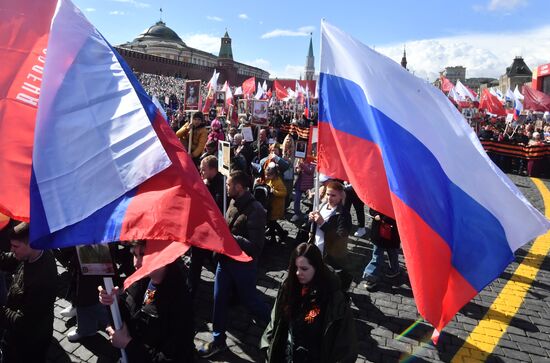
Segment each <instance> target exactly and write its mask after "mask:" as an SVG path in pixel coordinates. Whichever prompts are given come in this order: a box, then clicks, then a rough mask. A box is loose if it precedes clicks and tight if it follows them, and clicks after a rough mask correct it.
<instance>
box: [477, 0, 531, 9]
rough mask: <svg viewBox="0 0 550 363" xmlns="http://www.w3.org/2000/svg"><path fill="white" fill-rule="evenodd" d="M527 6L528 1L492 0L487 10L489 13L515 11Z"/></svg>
mask: <svg viewBox="0 0 550 363" xmlns="http://www.w3.org/2000/svg"><path fill="white" fill-rule="evenodd" d="M525 5H527V0H491V1H490V2H489V5H487V9H488V10H489V11H498V10H513V9H515V8H517V7H520V6H525Z"/></svg>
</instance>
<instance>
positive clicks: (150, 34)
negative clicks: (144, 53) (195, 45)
mask: <svg viewBox="0 0 550 363" xmlns="http://www.w3.org/2000/svg"><path fill="white" fill-rule="evenodd" d="M143 40H159V41H165V42H175V43H179V44H181V45H185V43H184V42H183V40H181V38H180V37H179V36H178V35H177V34H176V32H175V31H173V30H172V29H170V28H169V27H167V26H166V23H164V22H163V21H162V20H160V21H157V23H156V24H155V25H153V26H152V27H149V28H147V29H145V30H144V31H143V33H141V34H140V35H139V36H138V37H137V38H136V39H135V41H143Z"/></svg>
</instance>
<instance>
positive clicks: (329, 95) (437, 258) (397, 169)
mask: <svg viewBox="0 0 550 363" xmlns="http://www.w3.org/2000/svg"><path fill="white" fill-rule="evenodd" d="M321 29H322V34H321V73H320V85H319V94H320V96H319V112H320V115H319V126H320V130H319V169H320V172H322V173H324V174H327V175H331V176H334V177H337V178H341V179H344V180H348V181H350V183H351V184H353V186H354V187H355V188H356V190H357V193H358V195H359V196H360V198H361V199H362V200H363V201H364V202H365V203H367V204H368V205H369V206H371V207H373V208H375V209H376V210H379V211H381V212H382V213H384V214H387V215H389V216H392V217H395V219H396V220H397V224H398V227H399V231H400V234H401V240H402V242H403V252H404V255H405V260H406V263H407V269H408V273H409V277H410V281H411V285H412V288H413V292H414V296H415V300H416V304H417V307H418V310H419V312H420V314H421V315H422V316H423V317H424V318H425V319H426V320H427V321H429V322H430V323H431V324H432V325H433V326H434V327H435V328H436V329H437V331H441V329H443V327H444V326H445V325H446V324H447V323H448V322H449V321H450V320H451V319H452V318H453V316H454V315H455V313H456V312H457V311H458V310H459V309H460V308H461V307H462V306H463V305H464V304H466V303H467V302H468V301H470V299H472V297H474V296H475V295H476V294H477V293H478V292H479V291H481V290H482V289H483V288H484V287H485V286H486V285H487V284H489V283H490V282H491V281H493V279H495V278H496V277H498V276H499V275H500V273H501V272H502V271H503V270H504V269H505V267H506V266H507V265H508V264H509V263H510V262H511V261H512V260H513V258H514V251H515V250H517V249H518V248H519V247H521V246H522V245H523V244H525V243H526V242H528V241H530V240H531V239H533V238H535V237H536V236H538V235H540V234H542V233H544V232H546V231H547V230H548V229H549V228H550V224H549V222H548V220H546V219H545V217H543V216H542V215H541V214H540V213H539V212H538V211H537V210H536V209H535V208H534V207H533V206H531V205H530V204H529V202H528V201H527V200H526V199H525V197H524V196H523V195H522V194H521V192H520V191H519V190H518V189H517V188H516V186H515V185H514V184H513V183H512V182H511V181H510V179H508V177H507V176H506V175H504V174H503V173H502V172H501V171H500V170H499V169H498V167H496V166H495V165H494V164H493V163H492V162H491V161H490V159H489V158H488V157H487V155H486V153H485V152H484V150H483V148H482V146H481V144H480V143H479V141H478V139H477V137H476V135H475V133H474V132H473V131H472V129H471V128H470V126H468V125H467V124H466V122H465V121H464V118H463V117H462V115H460V113H458V111H457V110H456V108H455V107H454V106H453V105H452V104H451V102H449V100H448V99H447V97H445V95H444V94H443V93H441V91H440V90H438V89H436V88H435V87H433V86H431V85H429V84H427V83H426V82H425V81H423V80H421V79H419V78H417V77H415V76H413V75H411V74H410V73H409V72H407V71H406V70H405V69H403V68H402V67H400V66H399V65H398V64H397V63H395V62H394V61H392V60H391V59H389V58H387V57H385V56H383V55H380V54H378V53H376V52H375V51H373V50H372V49H370V48H369V47H367V46H365V45H363V44H362V43H360V42H359V41H357V40H356V39H354V38H352V37H351V36H349V35H348V34H346V33H344V32H342V31H341V30H339V29H338V28H335V27H334V26H332V25H330V24H328V23H326V22H324V21H323V22H322V25H321Z"/></svg>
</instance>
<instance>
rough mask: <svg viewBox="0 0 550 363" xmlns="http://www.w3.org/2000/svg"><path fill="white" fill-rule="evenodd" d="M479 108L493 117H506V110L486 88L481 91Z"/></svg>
mask: <svg viewBox="0 0 550 363" xmlns="http://www.w3.org/2000/svg"><path fill="white" fill-rule="evenodd" d="M479 108H481V109H484V110H486V111H487V112H489V113H492V114H493V115H497V116H506V110H505V109H504V106H503V105H502V102H500V100H499V99H498V97H496V96H493V95H492V94H491V92H489V89H487V88H484V89H483V91H481V98H480V100H479Z"/></svg>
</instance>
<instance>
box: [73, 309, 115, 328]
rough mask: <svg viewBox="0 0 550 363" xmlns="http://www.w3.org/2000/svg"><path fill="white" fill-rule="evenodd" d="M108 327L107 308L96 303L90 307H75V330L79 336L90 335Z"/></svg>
mask: <svg viewBox="0 0 550 363" xmlns="http://www.w3.org/2000/svg"><path fill="white" fill-rule="evenodd" d="M107 325H109V313H108V311H107V307H105V306H104V305H101V304H100V303H97V304H95V305H91V306H77V307H76V329H77V331H78V333H79V334H82V335H90V334H94V333H95V332H97V331H98V330H103V329H105V327H106V326H107Z"/></svg>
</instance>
